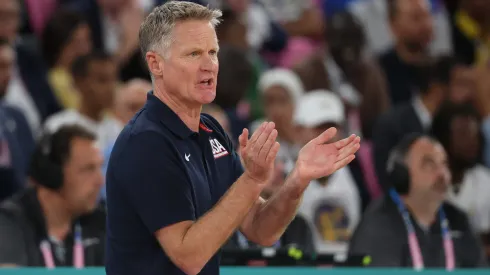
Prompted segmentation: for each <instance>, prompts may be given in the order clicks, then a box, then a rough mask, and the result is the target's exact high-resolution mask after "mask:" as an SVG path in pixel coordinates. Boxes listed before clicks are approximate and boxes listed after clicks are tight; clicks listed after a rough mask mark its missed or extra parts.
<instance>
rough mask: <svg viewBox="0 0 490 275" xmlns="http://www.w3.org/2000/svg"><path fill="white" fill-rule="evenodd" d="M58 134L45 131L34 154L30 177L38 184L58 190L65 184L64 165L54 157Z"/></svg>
mask: <svg viewBox="0 0 490 275" xmlns="http://www.w3.org/2000/svg"><path fill="white" fill-rule="evenodd" d="M55 135H56V134H49V133H44V134H43V135H42V137H41V139H40V141H39V143H38V145H37V148H36V150H35V151H34V154H33V155H32V159H31V165H30V167H29V175H30V177H31V178H32V179H33V180H35V181H36V183H37V184H39V185H41V186H44V187H46V188H49V189H52V190H58V189H60V188H61V187H62V186H63V178H64V175H63V167H62V165H61V163H56V162H55V161H54V159H53V145H54V144H55V142H56V137H54V136H55Z"/></svg>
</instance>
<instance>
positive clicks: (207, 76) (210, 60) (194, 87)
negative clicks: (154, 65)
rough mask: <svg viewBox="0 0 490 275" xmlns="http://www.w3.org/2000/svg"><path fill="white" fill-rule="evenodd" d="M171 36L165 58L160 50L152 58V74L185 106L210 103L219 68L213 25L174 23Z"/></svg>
mask: <svg viewBox="0 0 490 275" xmlns="http://www.w3.org/2000/svg"><path fill="white" fill-rule="evenodd" d="M172 38H173V41H172V44H171V46H170V48H169V49H168V55H167V56H166V58H161V57H162V56H164V55H163V53H160V54H159V55H158V56H157V57H156V58H157V60H158V72H157V74H158V75H156V77H161V78H163V86H164V90H165V91H166V92H167V93H169V94H170V95H171V96H173V97H175V98H176V99H178V101H179V102H182V103H184V104H185V105H187V106H188V107H191V108H193V107H200V106H202V105H204V104H208V103H211V102H212V101H213V100H214V98H215V97H216V82H217V76H218V67H219V66H218V49H219V48H218V40H217V38H216V33H215V30H214V28H213V26H212V25H211V23H209V22H207V21H201V20H189V21H183V22H178V23H177V24H176V25H175V28H174V30H173V32H172ZM150 68H151V65H150ZM155 86H158V84H155Z"/></svg>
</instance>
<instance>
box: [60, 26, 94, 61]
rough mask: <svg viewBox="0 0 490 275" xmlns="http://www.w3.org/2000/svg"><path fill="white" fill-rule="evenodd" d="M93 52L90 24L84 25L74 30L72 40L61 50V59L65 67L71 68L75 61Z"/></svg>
mask: <svg viewBox="0 0 490 275" xmlns="http://www.w3.org/2000/svg"><path fill="white" fill-rule="evenodd" d="M91 51H92V37H91V31H90V27H89V26H88V24H86V23H83V24H80V25H79V26H78V27H76V28H75V29H74V30H73V32H72V33H71V36H70V38H69V39H68V40H67V41H66V44H65V45H64V47H63V48H62V49H61V53H60V58H59V59H60V61H61V62H62V63H63V64H64V65H67V66H71V64H72V63H73V61H74V60H76V59H77V58H78V57H80V56H84V55H87V54H89V53H90V52H91Z"/></svg>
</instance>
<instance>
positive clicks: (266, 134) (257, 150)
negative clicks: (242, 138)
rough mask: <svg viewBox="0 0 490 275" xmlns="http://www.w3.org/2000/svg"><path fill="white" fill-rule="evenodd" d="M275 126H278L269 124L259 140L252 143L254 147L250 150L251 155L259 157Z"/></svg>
mask: <svg viewBox="0 0 490 275" xmlns="http://www.w3.org/2000/svg"><path fill="white" fill-rule="evenodd" d="M275 126H276V125H275V124H274V122H269V123H267V124H266V126H265V129H264V130H263V131H262V134H261V135H260V136H259V137H258V138H257V140H256V141H255V142H254V143H252V142H250V144H251V145H252V147H251V148H250V153H252V154H253V155H254V156H255V157H259V154H260V150H261V149H262V146H264V144H265V142H266V141H267V139H268V138H269V135H270V134H271V133H272V130H274V127H275Z"/></svg>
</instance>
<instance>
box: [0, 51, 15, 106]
mask: <svg viewBox="0 0 490 275" xmlns="http://www.w3.org/2000/svg"><path fill="white" fill-rule="evenodd" d="M13 64H14V50H13V49H12V48H11V47H10V46H8V45H4V46H0V99H2V98H3V97H4V96H5V94H6V93H7V87H8V84H9V81H10V76H11V74H12V66H13Z"/></svg>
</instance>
